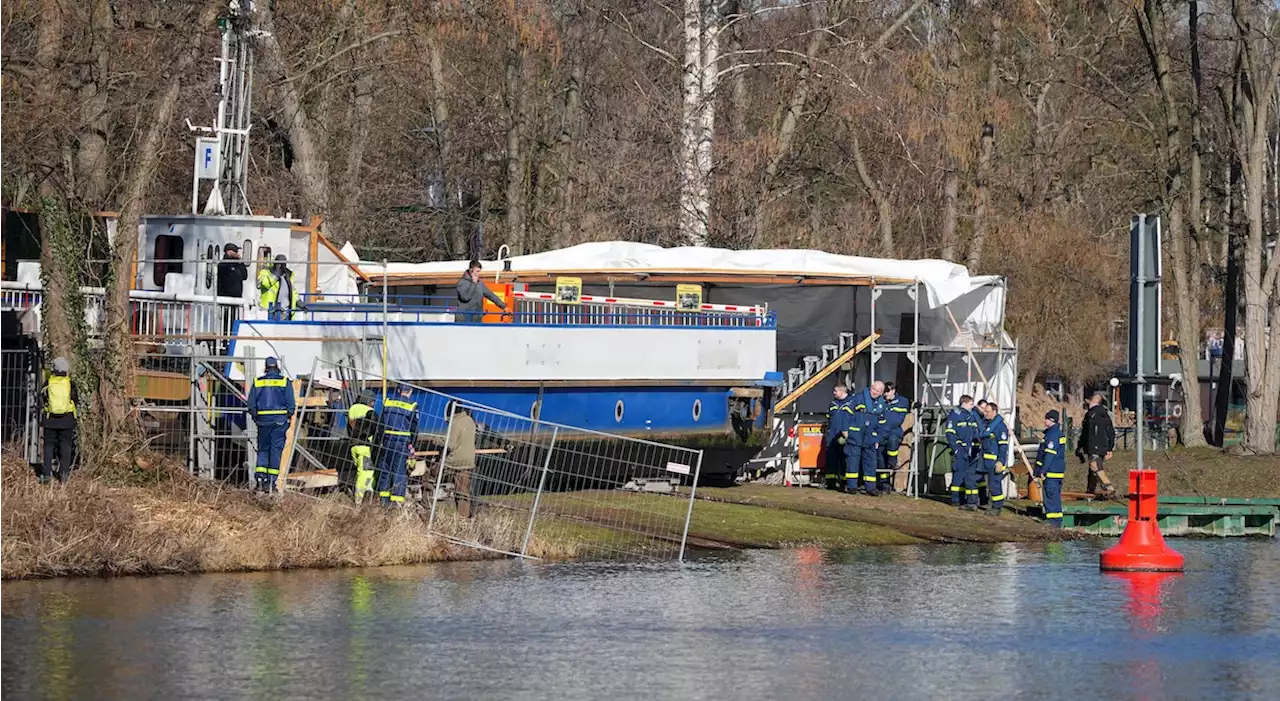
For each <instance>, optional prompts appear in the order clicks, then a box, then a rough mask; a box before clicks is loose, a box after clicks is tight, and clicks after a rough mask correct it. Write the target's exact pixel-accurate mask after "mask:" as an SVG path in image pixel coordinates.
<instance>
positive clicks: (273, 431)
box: [249, 358, 297, 492]
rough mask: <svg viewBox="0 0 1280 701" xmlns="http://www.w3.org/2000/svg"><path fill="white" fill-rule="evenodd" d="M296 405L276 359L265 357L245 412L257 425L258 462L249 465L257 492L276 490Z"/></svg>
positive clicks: (290, 388) (250, 391)
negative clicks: (263, 368)
mask: <svg viewBox="0 0 1280 701" xmlns="http://www.w3.org/2000/svg"><path fill="white" fill-rule="evenodd" d="M296 408H297V405H296V401H295V400H294V397H293V388H292V387H290V386H289V380H288V379H287V378H285V376H284V374H283V373H282V372H280V361H278V360H276V359H275V358H267V362H266V372H264V373H262V376H261V377H259V378H257V379H255V380H254V381H253V387H252V388H251V389H250V390H249V415H250V416H252V417H253V422H254V423H255V424H257V426H258V464H257V465H256V466H255V467H254V468H253V477H254V483H255V485H256V487H257V489H258V490H259V491H263V492H276V491H279V490H278V489H277V487H276V480H277V479H278V478H279V477H280V456H281V454H282V453H284V441H285V436H286V435H287V434H288V433H289V422H290V421H291V420H292V419H293V412H294V410H295V409H296Z"/></svg>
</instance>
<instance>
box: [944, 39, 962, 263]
mask: <svg viewBox="0 0 1280 701" xmlns="http://www.w3.org/2000/svg"><path fill="white" fill-rule="evenodd" d="M959 72H960V37H958V36H956V34H955V31H954V30H953V31H952V32H951V33H950V37H949V38H948V40H947V65H946V67H945V68H944V70H943V73H942V76H943V78H942V79H943V81H944V82H945V84H946V91H945V92H944V94H943V101H944V103H945V109H946V114H947V116H948V118H950V117H951V115H952V109H953V108H954V107H953V106H954V105H955V102H956V100H957V99H958V97H957V95H956V93H957V91H958V81H959V80H960V77H959V75H958V74H959ZM942 133H943V143H942V163H943V173H944V175H943V180H942V231H941V238H942V259H943V260H954V259H955V257H956V223H957V221H958V219H959V212H958V211H957V210H958V207H959V199H960V172H959V167H960V166H959V164H958V163H957V159H956V157H955V155H954V153H953V151H954V150H955V149H956V146H955V144H953V143H952V139H951V138H948V136H947V135H948V134H949V132H948V130H947V129H943V130H942Z"/></svg>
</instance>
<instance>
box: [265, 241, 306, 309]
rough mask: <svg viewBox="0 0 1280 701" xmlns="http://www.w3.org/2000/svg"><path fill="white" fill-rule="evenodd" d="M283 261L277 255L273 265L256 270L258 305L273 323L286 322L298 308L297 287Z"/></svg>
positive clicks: (282, 258)
mask: <svg viewBox="0 0 1280 701" xmlns="http://www.w3.org/2000/svg"><path fill="white" fill-rule="evenodd" d="M285 260H286V259H285V257H284V255H278V256H276V260H275V265H272V266H271V267H264V268H259V270H258V305H259V306H261V307H262V308H263V309H266V310H267V318H269V319H271V320H273V321H288V320H290V319H292V318H293V312H294V310H296V309H299V308H300V305H299V304H298V287H297V285H295V284H294V280H293V271H292V270H290V269H289V266H287V265H286V264H285Z"/></svg>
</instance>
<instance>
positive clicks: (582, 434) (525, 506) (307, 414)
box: [282, 361, 702, 561]
mask: <svg viewBox="0 0 1280 701" xmlns="http://www.w3.org/2000/svg"><path fill="white" fill-rule="evenodd" d="M402 390H405V391H407V395H406V394H402ZM384 392H385V394H384ZM301 394H302V400H301V401H300V406H299V409H298V414H297V420H296V422H295V426H296V427H297V437H296V440H295V441H294V442H293V446H294V454H293V456H292V459H288V458H289V456H286V459H287V464H288V465H289V468H290V469H289V470H288V471H287V472H286V473H285V474H283V475H282V479H284V480H285V482H286V484H287V485H288V486H290V487H293V488H311V489H330V490H333V491H339V492H344V493H350V494H351V495H352V497H351V498H352V500H353V501H355V499H356V492H357V490H358V489H359V485H358V484H357V480H358V479H359V478H360V474H358V471H357V469H356V462H357V457H356V455H354V454H353V452H352V449H353V448H359V447H360V446H362V445H366V444H367V443H366V442H365V441H362V440H359V437H353V436H350V435H348V431H347V429H348V427H349V422H348V420H347V412H348V409H349V407H350V406H352V404H353V403H355V402H356V401H357V400H358V399H360V398H361V396H362V395H364V397H365V399H366V401H371V403H372V404H373V406H374V407H375V413H376V414H379V415H380V414H381V412H382V411H383V409H384V408H385V406H386V401H387V399H391V400H394V401H404V402H406V403H409V404H411V405H413V406H414V407H415V408H416V412H417V414H418V421H417V427H416V430H414V431H413V435H412V436H410V437H404V436H392V435H389V433H388V434H384V435H381V436H380V437H378V438H375V440H373V441H372V445H370V450H369V453H370V454H369V455H366V456H362V459H363V460H365V461H367V462H366V464H368V465H371V466H372V472H373V476H372V481H373V485H372V490H371V493H370V494H368V495H366V496H365V497H364V498H365V499H366V500H372V499H380V500H381V499H391V498H396V497H398V496H400V495H404V497H405V499H406V501H407V502H408V503H413V502H420V503H421V504H422V506H423V508H424V509H426V510H427V527H428V529H429V530H431V531H432V532H433V533H436V534H438V535H440V536H442V537H445V538H447V539H449V540H452V541H454V542H457V543H461V544H464V545H468V546H472V547H477V548H483V549H487V550H494V551H499V552H502V553H506V554H510V555H517V556H523V557H543V556H550V557H569V558H588V559H609V560H640V561H662V560H679V559H682V558H683V554H684V547H685V541H686V537H687V533H688V526H689V519H690V515H691V512H692V507H693V498H694V485H696V482H697V477H698V472H699V470H700V468H701V460H702V453H701V451H698V450H690V449H687V448H681V447H678V446H673V445H667V444H663V443H658V442H654V441H647V440H640V439H635V438H628V437H625V436H618V435H612V434H607V433H602V432H598V431H592V430H588V429H582V428H576V427H571V426H564V425H560V424H555V423H550V422H546V421H541V420H539V419H537V418H531V417H528V416H520V415H517V414H513V413H510V412H506V411H502V410H499V409H495V408H493V407H488V406H484V405H481V404H478V403H475V402H469V401H464V400H461V399H458V398H456V397H453V396H450V395H447V394H445V393H442V392H439V391H437V390H434V389H431V388H428V387H423V386H420V385H416V384H411V383H396V382H388V381H387V380H386V378H384V377H383V376H381V375H378V374H376V373H370V372H364V371H361V370H359V369H357V368H355V367H353V366H352V365H344V364H336V363H329V362H326V361H317V362H316V365H315V367H314V368H313V369H312V372H311V374H310V375H309V377H308V378H307V381H306V383H305V388H304V389H303V391H302V392H301ZM686 487H687V488H686Z"/></svg>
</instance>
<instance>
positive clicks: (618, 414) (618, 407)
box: [613, 399, 623, 423]
mask: <svg viewBox="0 0 1280 701" xmlns="http://www.w3.org/2000/svg"><path fill="white" fill-rule="evenodd" d="M622 411H623V406H622V400H621V399H619V400H618V403H617V404H614V405H613V420H614V421H616V422H618V423H622Z"/></svg>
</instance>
